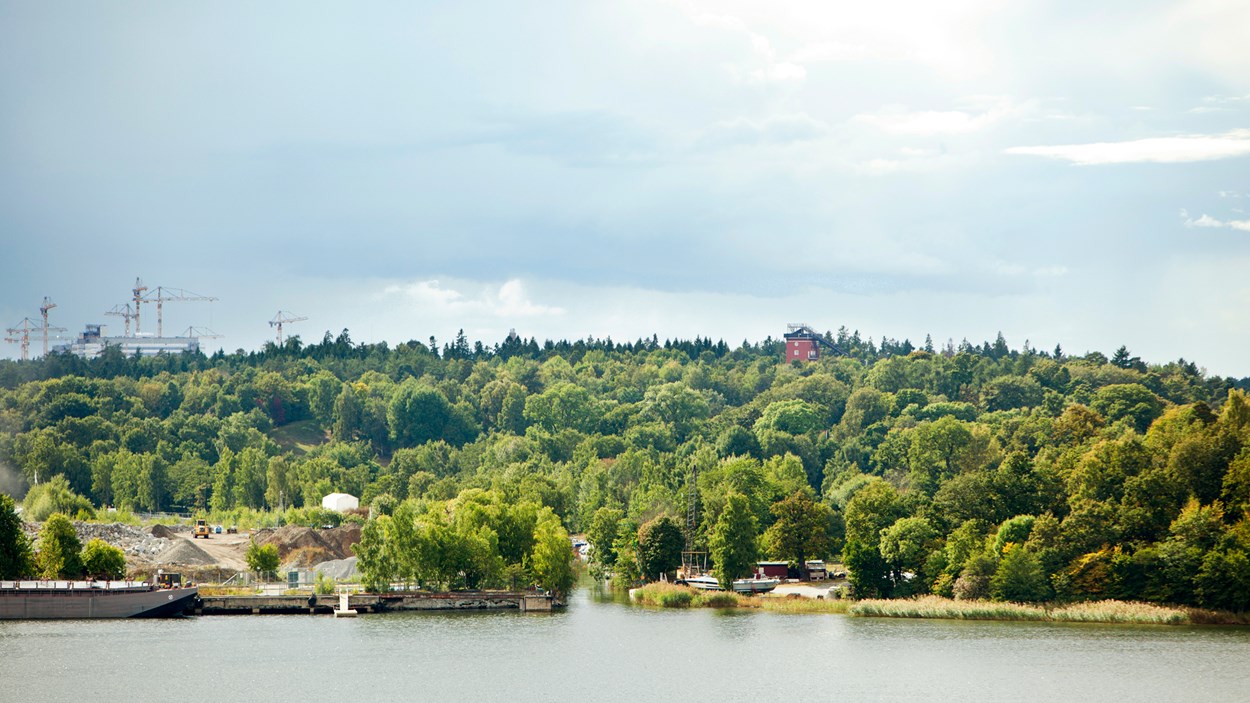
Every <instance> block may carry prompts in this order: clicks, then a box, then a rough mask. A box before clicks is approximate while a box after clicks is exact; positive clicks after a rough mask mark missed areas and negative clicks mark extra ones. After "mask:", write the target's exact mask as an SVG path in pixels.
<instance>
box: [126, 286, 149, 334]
mask: <svg viewBox="0 0 1250 703" xmlns="http://www.w3.org/2000/svg"><path fill="white" fill-rule="evenodd" d="M147 289H148V287H147V286H145V285H143V281H140V280H139V277H138V276H135V287H134V289H132V290H131V291H130V292H131V293H133V294H134V296H135V297H134V302H135V308H134V317H135V336H136V337H138V336H139V313H140V312H141V311H140V310H139V304H140V303H142V302H143V293H144V291H146V290H147ZM127 336H129V333H127Z"/></svg>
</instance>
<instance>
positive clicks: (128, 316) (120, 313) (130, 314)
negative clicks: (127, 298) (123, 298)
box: [104, 303, 139, 337]
mask: <svg viewBox="0 0 1250 703" xmlns="http://www.w3.org/2000/svg"><path fill="white" fill-rule="evenodd" d="M104 314H105V315H112V316H113V317H120V318H122V319H123V320H125V321H126V335H125V336H127V337H129V336H130V321H131V320H134V321H135V332H136V333H138V331H139V313H138V312H136V311H135V310H134V309H133V308H131V307H130V303H118V304H117V305H114V306H113V309H112V310H109V311H108V312H106V313H104Z"/></svg>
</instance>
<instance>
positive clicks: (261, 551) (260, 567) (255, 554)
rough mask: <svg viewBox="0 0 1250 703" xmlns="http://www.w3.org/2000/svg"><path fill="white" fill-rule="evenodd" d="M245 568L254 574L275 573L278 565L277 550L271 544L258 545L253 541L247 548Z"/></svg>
mask: <svg viewBox="0 0 1250 703" xmlns="http://www.w3.org/2000/svg"><path fill="white" fill-rule="evenodd" d="M246 557H247V568H249V569H251V570H252V571H255V572H256V573H267V572H270V571H277V570H278V565H279V558H278V548H277V547H276V546H274V545H272V544H265V545H260V544H256V541H255V540H253V541H252V543H251V544H250V545H248V548H247V554H246Z"/></svg>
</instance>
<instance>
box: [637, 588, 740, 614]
mask: <svg viewBox="0 0 1250 703" xmlns="http://www.w3.org/2000/svg"><path fill="white" fill-rule="evenodd" d="M630 597H631V598H633V599H634V602H635V603H639V604H641V605H650V606H655V607H658V608H738V607H742V605H743V601H746V600H748V599H747V598H745V597H744V596H740V595H738V594H737V593H728V592H724V591H700V590H699V589H697V588H691V587H689V586H679V585H677V584H675V583H665V582H656V583H649V584H647V585H645V586H642V587H641V588H635V589H634V590H632V591H630Z"/></svg>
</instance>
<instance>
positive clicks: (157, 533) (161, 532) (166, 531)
mask: <svg viewBox="0 0 1250 703" xmlns="http://www.w3.org/2000/svg"><path fill="white" fill-rule="evenodd" d="M148 532H149V533H150V534H151V535H152V536H153V537H164V538H165V539H169V538H171V537H174V536H175V535H177V534H178V533H177V532H175V531H174V530H172V529H170V527H169V525H160V524H157V525H153V526H151V527H149V528H148Z"/></svg>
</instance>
